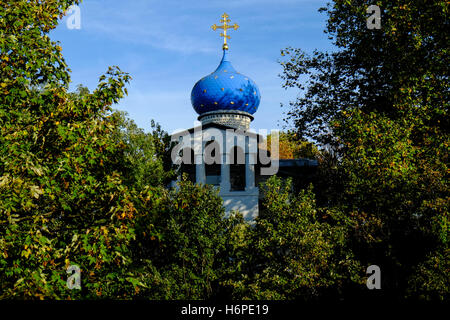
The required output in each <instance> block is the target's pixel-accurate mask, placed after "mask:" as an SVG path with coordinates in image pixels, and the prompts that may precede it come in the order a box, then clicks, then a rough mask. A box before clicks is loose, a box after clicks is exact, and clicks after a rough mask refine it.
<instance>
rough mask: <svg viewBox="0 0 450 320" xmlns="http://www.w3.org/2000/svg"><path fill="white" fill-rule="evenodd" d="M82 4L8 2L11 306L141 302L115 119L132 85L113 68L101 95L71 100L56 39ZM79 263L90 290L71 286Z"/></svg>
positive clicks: (5, 57)
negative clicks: (64, 20) (81, 300)
mask: <svg viewBox="0 0 450 320" xmlns="http://www.w3.org/2000/svg"><path fill="white" fill-rule="evenodd" d="M76 3H78V1H62V0H61V1H44V2H41V1H14V2H11V1H2V2H1V6H0V16H1V19H0V33H1V37H0V64H1V68H0V292H1V294H0V297H2V298H6V297H15V298H35V299H36V298H39V299H43V298H70V297H72V298H76V297H87V298H89V297H97V296H100V297H101V296H105V295H106V296H109V297H127V296H129V295H130V294H133V293H134V286H133V284H132V282H130V281H127V280H126V279H127V278H128V279H132V278H133V272H132V270H129V269H128V268H127V266H128V265H129V263H130V259H129V250H128V244H129V242H130V241H131V240H132V239H133V238H134V237H135V235H134V231H133V219H134V216H135V214H136V210H135V208H134V205H133V202H132V198H133V190H130V189H129V188H128V187H127V186H125V185H124V184H123V183H122V179H123V177H122V173H123V170H124V169H125V168H126V164H127V159H126V157H125V156H124V154H125V153H124V152H123V147H124V146H123V145H121V144H117V143H115V142H116V141H115V139H114V137H115V136H114V128H115V126H116V123H115V119H114V117H112V116H111V114H110V110H111V109H110V107H111V105H112V104H113V103H117V102H118V101H119V99H120V98H121V97H123V96H124V94H125V93H126V89H125V88H124V86H125V84H126V83H127V82H128V81H129V79H130V77H129V76H128V75H127V74H125V73H123V72H121V71H120V70H119V69H118V68H110V69H109V70H108V72H107V73H106V75H103V76H101V77H100V81H99V84H98V87H97V88H96V89H95V90H94V92H93V93H87V92H83V94H79V95H76V96H74V95H73V94H70V93H68V92H67V90H68V86H69V81H70V77H69V70H68V68H67V65H66V63H65V61H64V59H63V57H62V55H61V47H60V46H59V45H58V44H57V43H55V42H52V41H51V40H50V38H49V37H48V32H49V31H50V30H51V29H53V28H54V27H55V26H56V24H57V21H58V18H61V17H62V15H63V14H64V12H65V10H66V9H67V8H68V7H69V6H70V5H72V4H76ZM39 88H40V89H39ZM71 264H77V265H79V266H80V268H81V270H82V275H81V276H82V289H81V290H69V289H67V287H66V279H67V277H68V275H67V274H66V269H67V267H68V266H69V265H71ZM128 273H130V275H129V276H128V277H125V276H124V274H128Z"/></svg>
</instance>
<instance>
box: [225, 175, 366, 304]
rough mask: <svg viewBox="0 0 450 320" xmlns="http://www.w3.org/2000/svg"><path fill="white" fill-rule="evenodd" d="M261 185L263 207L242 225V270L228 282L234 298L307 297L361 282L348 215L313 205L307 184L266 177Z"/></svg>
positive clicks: (332, 294) (323, 295)
mask: <svg viewBox="0 0 450 320" xmlns="http://www.w3.org/2000/svg"><path fill="white" fill-rule="evenodd" d="M263 187H264V188H263V192H264V203H263V206H264V208H265V210H264V211H263V212H262V213H261V214H260V216H258V218H257V219H256V221H255V224H254V225H253V226H252V227H251V228H249V227H247V228H245V227H241V231H240V232H241V234H242V235H241V237H244V238H246V243H247V245H245V246H243V247H241V249H240V251H241V254H240V255H237V254H235V256H236V258H240V259H242V261H241V263H240V269H241V270H240V271H241V273H239V274H236V275H235V277H234V278H232V279H230V280H229V281H228V282H227V284H228V285H230V286H232V287H233V293H234V295H235V297H238V298H244V299H299V300H304V301H311V300H315V299H319V298H321V299H324V298H332V297H333V298H336V296H338V295H342V293H343V290H344V289H345V288H346V287H347V286H349V285H351V284H354V283H360V284H361V283H362V282H363V280H362V276H364V270H363V269H362V268H361V266H360V265H359V264H358V262H357V261H356V260H355V259H354V257H353V256H352V254H351V252H349V251H348V250H347V241H348V240H347V238H348V232H349V230H350V228H349V225H348V224H349V223H350V220H349V219H348V218H346V217H344V216H342V215H341V214H339V212H333V211H329V210H323V209H319V208H317V207H316V204H315V199H314V194H313V192H312V190H311V188H309V189H307V190H302V191H301V192H300V193H299V194H295V193H294V192H293V191H292V189H293V188H292V183H291V181H290V179H288V180H286V181H283V180H282V179H280V178H277V177H271V178H270V179H269V180H268V181H267V182H266V184H265V185H264V186H263ZM242 228H244V229H242Z"/></svg>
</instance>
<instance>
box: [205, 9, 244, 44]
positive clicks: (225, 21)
mask: <svg viewBox="0 0 450 320" xmlns="http://www.w3.org/2000/svg"><path fill="white" fill-rule="evenodd" d="M221 17H222V19H221V20H220V22H221V23H223V25H222V26H218V25H216V24H213V25H212V26H211V28H212V29H213V30H214V31H216V30H217V29H223V32H222V33H221V34H220V36H221V37H223V50H228V44H227V39H230V36H229V35H227V30H228V29H234V30H237V29H238V28H239V26H238V25H237V24H236V23H235V24H234V25H232V26H231V25H229V24H228V23H229V22H230V21H231V20H230V19H228V18H229V15H227V14H226V13H224V14H223V15H221Z"/></svg>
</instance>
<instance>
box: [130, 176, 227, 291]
mask: <svg viewBox="0 0 450 320" xmlns="http://www.w3.org/2000/svg"><path fill="white" fill-rule="evenodd" d="M140 203H141V204H140V206H142V207H143V208H145V210H146V212H147V214H145V215H143V216H142V217H140V218H139V219H138V220H137V222H136V224H137V226H138V227H137V229H136V234H137V238H136V241H135V242H134V246H133V252H134V255H135V256H134V259H133V260H134V261H135V262H137V263H139V262H140V261H143V262H144V263H139V264H140V265H139V266H138V268H142V269H143V270H145V271H144V274H147V276H146V277H144V278H145V279H146V280H145V281H146V282H147V283H148V284H147V288H148V290H144V291H142V292H141V294H142V295H143V296H145V297H147V298H150V299H206V298H209V297H211V296H212V295H213V294H214V293H213V289H214V290H217V288H218V286H219V279H220V278H221V275H222V270H223V269H224V264H225V263H226V262H227V259H228V255H227V254H226V253H225V250H226V244H227V239H228V236H227V235H228V233H227V228H228V224H229V223H230V222H229V221H228V219H225V212H224V208H223V206H222V199H221V198H220V197H219V195H218V191H217V190H215V189H214V188H213V187H212V186H201V185H194V184H193V183H192V182H190V181H186V180H182V181H180V182H179V184H178V186H177V188H174V189H171V190H167V189H165V188H158V189H155V188H153V187H150V188H148V189H147V190H146V191H145V192H144V193H142V195H141V202H140ZM149 266H151V268H150V267H149ZM143 281H144V280H143Z"/></svg>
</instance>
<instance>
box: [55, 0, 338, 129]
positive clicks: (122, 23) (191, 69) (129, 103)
mask: <svg viewBox="0 0 450 320" xmlns="http://www.w3.org/2000/svg"><path fill="white" fill-rule="evenodd" d="M326 2H327V1H326V0H222V1H217V0H195V1H181V0H164V1H162V0H127V1H123V0H121V1H118V0H97V1H95V0H84V1H83V2H82V4H81V5H80V12H81V29H79V30H77V29H69V28H68V27H67V25H66V18H65V19H63V20H62V21H61V23H60V25H59V26H58V27H57V28H56V29H55V30H54V31H52V33H51V35H50V36H51V38H52V39H53V40H55V41H56V40H57V41H60V42H61V46H62V48H63V54H64V57H65V59H66V62H67V63H68V65H69V68H70V69H71V70H72V74H71V77H72V87H71V89H73V88H75V86H76V85H77V84H83V85H85V86H87V87H88V88H89V89H91V90H93V89H94V88H95V87H96V85H97V82H98V78H99V77H100V75H102V74H103V73H105V72H106V70H107V69H108V66H112V65H117V66H119V67H120V68H121V69H122V70H123V71H126V72H128V73H130V75H131V76H132V78H133V80H132V81H131V83H130V85H129V86H128V93H129V94H128V96H127V97H126V98H124V99H123V100H122V101H121V102H120V103H119V104H118V105H116V106H115V108H117V109H120V110H124V111H126V112H128V113H129V116H130V118H132V119H133V120H134V121H135V122H136V123H137V124H138V126H140V127H141V128H144V129H145V130H146V131H147V130H149V129H150V120H151V119H155V120H156V121H157V122H159V123H160V124H161V125H162V127H163V128H164V129H165V130H166V131H168V132H173V131H175V130H177V129H181V128H190V127H192V126H193V125H194V121H195V120H196V119H197V116H198V115H197V114H196V113H195V111H194V110H193V108H192V106H191V103H190V94H191V90H192V87H193V86H194V84H195V83H196V82H197V81H198V80H199V79H200V78H202V77H203V76H206V75H208V74H209V73H211V72H213V71H214V70H215V69H216V67H217V65H218V64H219V62H220V60H221V57H222V44H223V38H221V37H220V36H219V34H220V31H213V30H212V29H211V25H213V24H214V23H216V24H219V20H220V16H221V15H222V14H223V13H224V12H226V13H227V14H228V15H229V16H230V19H231V23H232V24H233V23H235V22H236V23H237V24H238V25H239V26H240V28H239V29H238V30H237V31H231V33H230V34H231V40H229V46H230V50H229V54H230V59H231V62H232V64H233V66H234V68H235V69H236V70H237V71H239V72H241V73H243V74H245V75H247V76H249V77H250V78H252V79H253V80H254V81H255V82H256V84H257V85H258V87H259V89H260V92H261V104H260V106H259V109H258V111H257V112H256V113H255V115H254V116H255V120H254V121H253V122H252V125H251V128H253V129H255V130H259V129H267V130H270V129H277V128H279V129H281V128H282V126H283V124H284V123H283V121H282V119H283V117H284V116H283V112H286V111H287V110H286V109H285V108H286V107H285V108H281V107H280V103H288V102H289V101H290V100H293V99H295V96H296V94H297V92H296V91H295V90H294V89H291V90H287V91H286V90H285V89H283V88H282V87H281V85H282V81H281V79H280V77H279V74H280V73H281V71H282V69H281V66H280V65H279V63H278V62H277V61H278V59H280V50H281V49H283V48H285V47H287V46H293V47H299V48H302V49H303V50H305V51H307V52H311V51H312V50H314V49H316V48H317V49H319V50H332V44H331V41H330V40H328V38H327V35H326V34H325V33H324V32H323V30H324V28H325V23H326V15H325V14H324V13H319V12H318V9H319V8H320V7H322V6H325V5H326Z"/></svg>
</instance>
